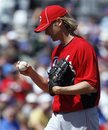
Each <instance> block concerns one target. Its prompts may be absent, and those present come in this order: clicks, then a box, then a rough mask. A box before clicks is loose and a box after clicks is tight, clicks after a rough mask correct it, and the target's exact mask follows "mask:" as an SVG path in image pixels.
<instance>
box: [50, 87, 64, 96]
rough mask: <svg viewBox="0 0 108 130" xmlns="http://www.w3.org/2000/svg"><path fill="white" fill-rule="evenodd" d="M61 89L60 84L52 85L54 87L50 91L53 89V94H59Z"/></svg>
mask: <svg viewBox="0 0 108 130" xmlns="http://www.w3.org/2000/svg"><path fill="white" fill-rule="evenodd" d="M61 89H62V87H60V86H54V87H53V88H52V91H53V93H55V94H61Z"/></svg>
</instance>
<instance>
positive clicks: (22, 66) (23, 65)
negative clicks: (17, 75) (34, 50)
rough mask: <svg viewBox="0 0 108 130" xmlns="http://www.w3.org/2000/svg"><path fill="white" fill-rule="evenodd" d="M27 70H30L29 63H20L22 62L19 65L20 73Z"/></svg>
mask: <svg viewBox="0 0 108 130" xmlns="http://www.w3.org/2000/svg"><path fill="white" fill-rule="evenodd" d="M27 68H28V64H27V62H25V61H20V62H19V64H18V69H19V70H20V71H25V70H27Z"/></svg>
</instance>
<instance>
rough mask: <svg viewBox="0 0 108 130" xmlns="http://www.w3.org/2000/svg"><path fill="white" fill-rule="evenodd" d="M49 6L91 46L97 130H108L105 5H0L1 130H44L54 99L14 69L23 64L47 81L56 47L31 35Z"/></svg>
mask: <svg viewBox="0 0 108 130" xmlns="http://www.w3.org/2000/svg"><path fill="white" fill-rule="evenodd" d="M52 4H59V5H62V6H64V7H65V8H67V10H68V11H69V12H70V13H71V15H72V16H73V17H74V18H75V19H76V20H77V22H78V24H79V26H78V32H79V33H80V35H81V36H83V37H84V38H86V39H87V40H88V41H90V43H91V44H92V45H93V46H94V49H95V51H96V53H97V56H98V63H99V71H100V78H101V99H100V103H99V107H98V112H99V123H100V129H99V130H108V100H107V98H108V0H0V130H44V128H45V126H46V124H47V122H48V120H49V118H50V116H51V102H52V97H51V96H49V94H46V93H44V92H43V91H42V90H40V89H39V88H38V86H36V84H34V83H33V82H32V81H31V79H30V78H28V77H24V76H22V75H19V73H18V71H17V70H16V69H15V67H14V64H15V63H16V62H17V61H18V60H24V61H27V62H28V63H30V64H31V65H33V66H34V68H35V69H36V71H37V72H38V73H39V74H40V75H42V76H44V77H46V78H47V71H48V69H49V67H50V60H51V59H50V56H51V52H52V50H53V48H54V47H55V46H56V45H57V44H59V43H58V42H53V41H52V40H51V39H50V38H49V37H48V36H46V35H45V34H44V33H40V34H38V33H37V34H36V33H34V28H35V27H36V26H37V25H38V23H39V19H38V17H39V14H40V12H41V10H42V9H43V8H44V7H45V6H47V5H52Z"/></svg>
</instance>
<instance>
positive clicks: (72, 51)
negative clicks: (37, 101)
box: [52, 36, 100, 112]
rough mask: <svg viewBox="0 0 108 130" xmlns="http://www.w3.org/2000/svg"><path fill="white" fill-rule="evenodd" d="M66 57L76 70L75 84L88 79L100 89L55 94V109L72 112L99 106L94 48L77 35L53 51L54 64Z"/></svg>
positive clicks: (55, 110)
mask: <svg viewBox="0 0 108 130" xmlns="http://www.w3.org/2000/svg"><path fill="white" fill-rule="evenodd" d="M66 57H68V61H69V62H71V64H72V66H73V68H74V70H75V71H76V76H75V79H74V84H77V83H80V82H82V81H87V82H88V83H89V84H90V85H91V86H93V87H94V88H97V90H98V91H97V92H96V93H90V94H83V95H79V94H78V95H55V96H54V100H53V104H52V109H53V111H54V112H72V111H78V110H83V109H86V108H91V107H94V106H97V105H98V102H99V98H100V79H99V70H98V63H97V57H96V54H95V51H94V48H93V47H92V45H91V44H90V43H88V41H86V40H85V39H84V38H81V37H76V36H75V37H74V38H73V39H72V40H71V41H70V43H69V44H67V45H66V46H64V47H63V46H62V44H59V45H58V46H56V47H55V49H54V51H53V53H52V66H53V65H54V64H55V63H56V62H57V60H60V59H62V58H65V59H66ZM67 78H68V77H67ZM67 80H68V79H67Z"/></svg>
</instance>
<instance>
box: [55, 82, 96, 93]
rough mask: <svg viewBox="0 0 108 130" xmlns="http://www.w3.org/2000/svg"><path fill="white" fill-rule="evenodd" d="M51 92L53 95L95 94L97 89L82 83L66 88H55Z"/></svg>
mask: <svg viewBox="0 0 108 130" xmlns="http://www.w3.org/2000/svg"><path fill="white" fill-rule="evenodd" d="M53 92H54V93H55V94H65V95H76V94H89V93H95V92H97V89H96V88H94V87H92V86H91V85H90V84H89V83H88V82H87V81H83V82H80V83H77V84H75V85H70V86H66V87H60V86H55V87H53Z"/></svg>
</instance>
